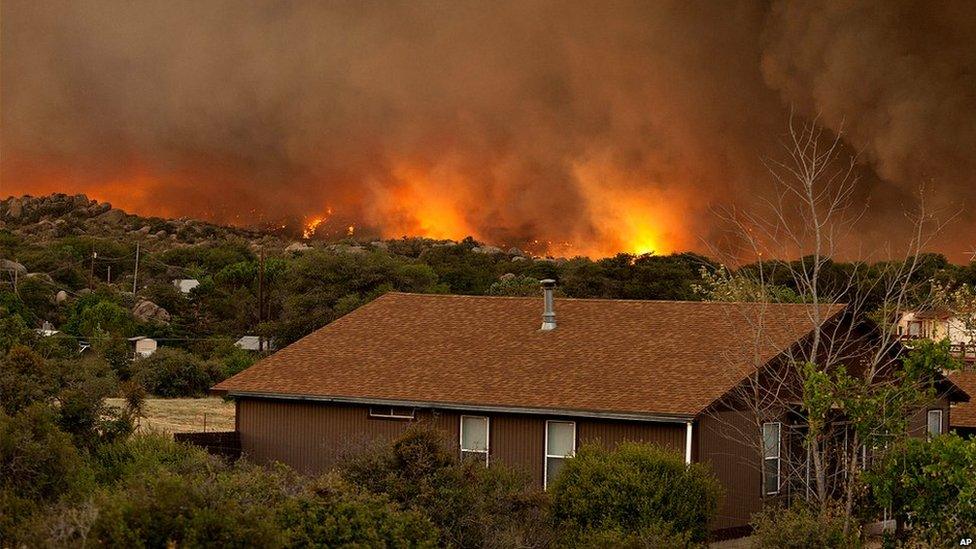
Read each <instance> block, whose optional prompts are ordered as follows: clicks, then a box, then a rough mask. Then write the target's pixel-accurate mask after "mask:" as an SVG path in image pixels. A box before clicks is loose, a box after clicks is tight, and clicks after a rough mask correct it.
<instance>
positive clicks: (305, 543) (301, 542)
mask: <svg viewBox="0 0 976 549" xmlns="http://www.w3.org/2000/svg"><path fill="white" fill-rule="evenodd" d="M279 515H280V522H281V526H282V527H283V528H284V530H285V535H286V538H287V545H288V546H289V547H325V546H330V547H436V546H437V540H438V538H439V535H438V531H437V528H436V527H435V526H434V525H433V524H432V523H431V522H430V520H428V519H427V518H426V517H425V516H424V515H423V514H421V513H417V512H415V511H402V510H400V509H399V508H398V507H397V506H396V505H395V504H393V503H391V502H390V501H389V500H388V499H387V498H385V497H383V496H378V495H374V494H369V493H364V492H361V491H359V490H357V489H356V488H355V487H354V486H352V485H351V484H349V483H347V482H345V481H343V480H341V479H340V478H339V477H337V476H332V475H329V476H325V477H323V478H320V479H318V480H316V481H315V483H314V484H313V486H312V487H311V491H310V492H309V493H306V494H302V495H300V496H298V497H295V498H291V499H290V500H288V501H287V502H286V503H285V504H284V505H283V506H282V508H281V510H280V511H279Z"/></svg>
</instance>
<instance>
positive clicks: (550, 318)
mask: <svg viewBox="0 0 976 549" xmlns="http://www.w3.org/2000/svg"><path fill="white" fill-rule="evenodd" d="M539 282H540V284H542V296H543V299H544V300H545V309H544V310H543V311H542V330H543V331H548V330H555V329H556V309H555V306H554V305H553V301H552V291H553V290H554V289H555V288H556V281H555V280H553V279H551V278H547V279H545V280H541V281H539Z"/></svg>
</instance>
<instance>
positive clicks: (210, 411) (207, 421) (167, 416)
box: [106, 397, 234, 433]
mask: <svg viewBox="0 0 976 549" xmlns="http://www.w3.org/2000/svg"><path fill="white" fill-rule="evenodd" d="M106 401H107V403H108V405H109V406H116V407H120V406H122V399H121V398H109V399H106ZM144 413H145V417H143V418H141V420H140V421H139V429H141V430H152V431H157V432H164V433H185V432H196V431H233V430H234V403H233V402H225V401H224V400H223V399H220V398H213V397H207V398H147V399H146V403H145V408H144Z"/></svg>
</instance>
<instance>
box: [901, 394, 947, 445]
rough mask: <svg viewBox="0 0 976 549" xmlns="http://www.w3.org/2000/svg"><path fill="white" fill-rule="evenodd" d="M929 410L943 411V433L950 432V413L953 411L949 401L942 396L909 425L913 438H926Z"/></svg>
mask: <svg viewBox="0 0 976 549" xmlns="http://www.w3.org/2000/svg"><path fill="white" fill-rule="evenodd" d="M929 410H942V432H943V433H948V432H949V425H950V421H949V412H950V411H951V407H950V403H949V399H948V398H946V397H945V396H940V397H939V398H938V399H937V400H936V401H935V402H933V403H932V404H931V405H929V406H927V407H925V408H923V409H922V410H919V412H918V413H917V414H915V415H914V416H913V417H912V418H911V420H910V421H909V423H908V434H909V435H911V436H913V437H926V436H928V432H929V423H928V412H929Z"/></svg>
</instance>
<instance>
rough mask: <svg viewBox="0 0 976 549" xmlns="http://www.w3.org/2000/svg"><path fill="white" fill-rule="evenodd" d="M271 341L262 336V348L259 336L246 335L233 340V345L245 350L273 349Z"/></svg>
mask: <svg viewBox="0 0 976 549" xmlns="http://www.w3.org/2000/svg"><path fill="white" fill-rule="evenodd" d="M273 343H274V342H273V340H271V339H268V338H264V348H263V349H262V348H261V337H260V336H256V335H246V336H242V337H241V338H240V339H238V340H237V341H236V342H234V346H235V347H240V348H241V349H244V350H247V351H262V350H264V351H268V350H272V349H274V346H273Z"/></svg>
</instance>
